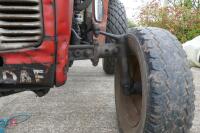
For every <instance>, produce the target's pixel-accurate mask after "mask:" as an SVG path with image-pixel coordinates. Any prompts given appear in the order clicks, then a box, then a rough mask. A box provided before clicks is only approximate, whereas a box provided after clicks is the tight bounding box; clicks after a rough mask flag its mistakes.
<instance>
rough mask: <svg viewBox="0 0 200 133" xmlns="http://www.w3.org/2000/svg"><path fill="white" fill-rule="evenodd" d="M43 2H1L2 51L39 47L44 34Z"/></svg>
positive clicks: (13, 0)
mask: <svg viewBox="0 0 200 133" xmlns="http://www.w3.org/2000/svg"><path fill="white" fill-rule="evenodd" d="M41 14H42V10H41V0H0V50H1V51H2V50H13V49H20V48H27V47H33V46H36V45H38V43H39V42H40V40H41V37H42V34H43V27H42V26H43V24H42V17H41V16H42V15H41Z"/></svg>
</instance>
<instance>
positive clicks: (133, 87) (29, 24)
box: [0, 0, 194, 133]
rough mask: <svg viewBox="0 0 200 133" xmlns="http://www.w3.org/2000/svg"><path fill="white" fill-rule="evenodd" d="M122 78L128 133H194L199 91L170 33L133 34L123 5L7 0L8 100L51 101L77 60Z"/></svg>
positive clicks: (0, 69) (1, 54) (0, 31)
mask: <svg viewBox="0 0 200 133" xmlns="http://www.w3.org/2000/svg"><path fill="white" fill-rule="evenodd" d="M100 58H103V68H104V70H105V72H106V73H107V74H113V73H115V98H116V111H117V117H118V122H119V130H120V132H122V133H187V132H189V130H190V128H191V126H192V120H193V117H194V85H193V79H192V73H191V71H190V69H189V67H188V64H187V60H186V54H185V53H184V51H183V50H182V47H181V44H180V42H179V41H178V40H177V38H176V37H175V36H173V35H172V34H171V33H170V32H168V31H166V30H164V29H160V28H153V27H146V28H142V27H140V28H133V29H129V30H128V29H127V20H126V14H125V10H124V7H123V5H122V4H121V3H120V1H119V0H0V86H1V87H0V95H1V96H6V95H10V94H14V93H17V92H22V91H26V90H31V91H34V92H35V93H36V94H37V95H38V96H44V95H45V94H47V93H48V92H49V90H50V88H52V87H54V86H62V85H64V84H65V82H66V80H67V73H68V71H69V70H70V69H69V67H71V66H72V65H73V62H74V61H76V60H85V59H89V60H91V61H92V63H93V65H94V66H96V65H97V64H98V62H99V59H100Z"/></svg>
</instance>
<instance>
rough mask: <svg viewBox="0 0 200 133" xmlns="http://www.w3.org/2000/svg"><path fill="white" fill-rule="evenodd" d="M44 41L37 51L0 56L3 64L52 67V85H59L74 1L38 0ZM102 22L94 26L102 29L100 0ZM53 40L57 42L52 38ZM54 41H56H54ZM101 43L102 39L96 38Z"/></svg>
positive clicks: (66, 60)
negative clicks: (39, 1)
mask: <svg viewBox="0 0 200 133" xmlns="http://www.w3.org/2000/svg"><path fill="white" fill-rule="evenodd" d="M42 2H43V3H42V5H43V21H44V38H43V40H42V42H41V44H40V46H38V47H37V48H26V49H21V50H16V51H9V52H4V53H0V57H2V58H3V61H4V65H5V66H6V65H9V66H10V67H12V65H13V66H14V65H20V64H21V65H24V64H28V65H29V64H30V65H31V64H42V65H45V66H46V67H47V68H48V67H49V68H50V66H52V65H54V66H55V67H54V68H55V69H54V73H55V75H54V76H55V77H54V85H56V86H60V85H63V84H64V83H65V81H66V80H67V75H66V67H67V65H68V46H69V42H70V37H71V27H72V17H73V3H74V0H42ZM104 8H105V14H104V20H103V22H102V23H98V24H99V26H100V27H101V29H102V30H105V29H106V22H107V10H108V0H105V1H104ZM55 38H57V39H55ZM56 40H57V41H56ZM98 40H101V41H102V42H103V41H104V40H105V38H102V37H101V36H100V37H99V38H98Z"/></svg>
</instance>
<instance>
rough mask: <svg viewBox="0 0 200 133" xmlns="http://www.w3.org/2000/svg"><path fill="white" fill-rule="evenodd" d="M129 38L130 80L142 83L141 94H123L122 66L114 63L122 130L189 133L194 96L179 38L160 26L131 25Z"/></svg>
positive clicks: (133, 132)
mask: <svg viewBox="0 0 200 133" xmlns="http://www.w3.org/2000/svg"><path fill="white" fill-rule="evenodd" d="M133 35H134V36H135V40H136V41H137V44H135V43H133V42H134V36H133ZM128 42H129V43H128V46H129V50H130V51H129V52H130V53H129V54H128V65H129V73H130V76H131V81H132V82H138V81H139V82H141V83H142V87H141V93H140V94H139V93H137V94H136V93H135V94H131V95H130V96H127V95H124V93H123V90H122V88H121V85H120V81H121V79H120V78H121V67H120V65H119V63H117V64H116V71H115V100H116V110H117V117H118V122H119V129H120V131H121V133H188V132H189V130H190V128H191V126H192V120H193V117H194V108H195V107H194V99H195V98H194V97H195V96H194V85H193V77H192V73H191V71H190V69H189V66H188V64H187V59H186V54H185V52H184V51H183V50H182V47H181V44H180V42H179V41H178V40H177V39H176V37H174V36H173V35H172V34H171V33H169V32H168V31H166V30H163V29H160V28H135V29H131V30H130V33H129V34H128ZM131 42H132V44H131Z"/></svg>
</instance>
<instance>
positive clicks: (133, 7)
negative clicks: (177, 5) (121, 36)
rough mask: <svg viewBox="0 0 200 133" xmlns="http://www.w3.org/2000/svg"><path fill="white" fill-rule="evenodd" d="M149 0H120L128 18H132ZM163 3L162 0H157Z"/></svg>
mask: <svg viewBox="0 0 200 133" xmlns="http://www.w3.org/2000/svg"><path fill="white" fill-rule="evenodd" d="M148 1H150V0H121V2H122V3H124V6H125V8H126V13H127V16H128V18H129V19H132V20H134V19H135V18H137V17H136V16H137V15H138V14H139V12H140V9H141V7H143V6H144V5H145V4H146V3H147V2H148ZM158 1H161V2H162V3H163V1H164V0H158Z"/></svg>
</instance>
